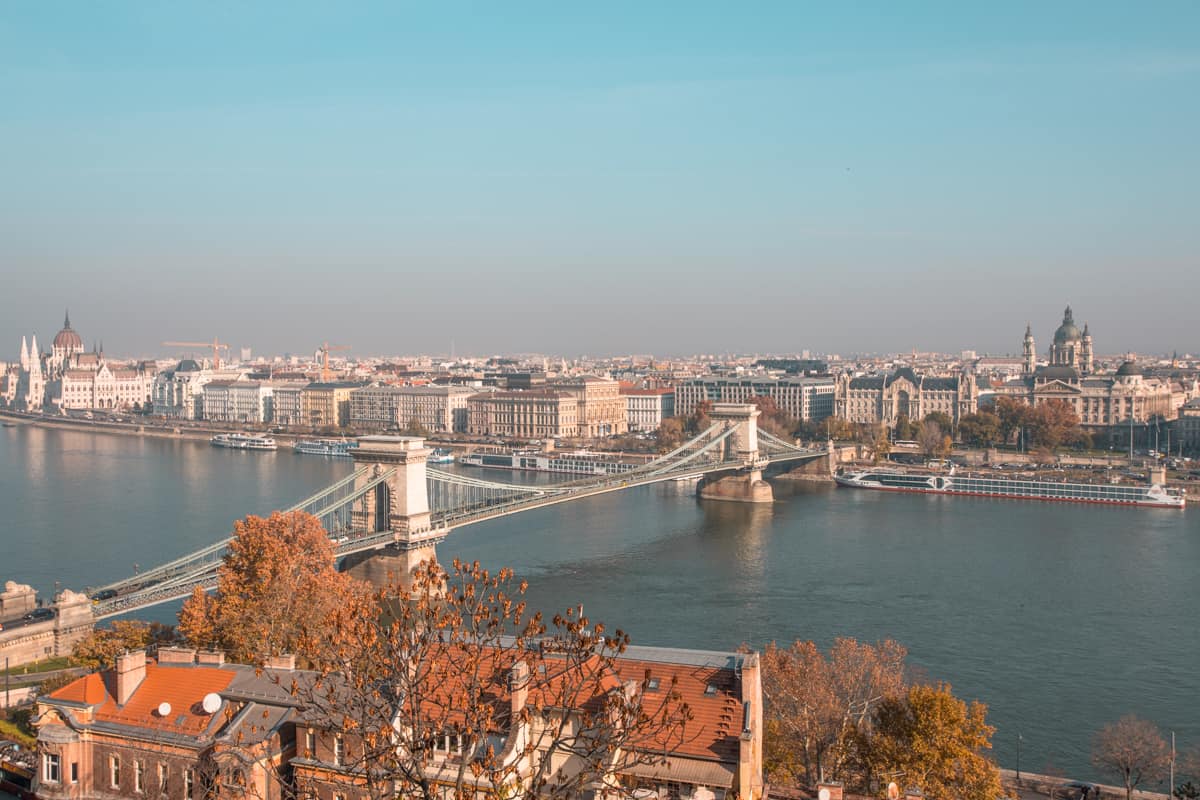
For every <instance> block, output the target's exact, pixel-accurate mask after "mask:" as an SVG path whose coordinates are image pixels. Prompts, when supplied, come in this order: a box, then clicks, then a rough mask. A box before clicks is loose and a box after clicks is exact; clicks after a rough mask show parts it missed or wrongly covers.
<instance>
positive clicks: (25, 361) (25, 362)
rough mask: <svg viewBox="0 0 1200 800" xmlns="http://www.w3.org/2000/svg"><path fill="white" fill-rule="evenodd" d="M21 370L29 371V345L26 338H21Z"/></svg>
mask: <svg viewBox="0 0 1200 800" xmlns="http://www.w3.org/2000/svg"><path fill="white" fill-rule="evenodd" d="M21 370H22V371H28V370H29V344H28V343H27V342H26V341H25V337H24V336H22V337H21Z"/></svg>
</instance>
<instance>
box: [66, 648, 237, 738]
mask: <svg viewBox="0 0 1200 800" xmlns="http://www.w3.org/2000/svg"><path fill="white" fill-rule="evenodd" d="M234 675H235V672H234V671H233V670H225V669H219V668H217V667H197V666H174V665H170V666H160V665H158V664H156V663H154V662H152V661H151V662H148V663H147V664H146V677H145V679H144V680H143V681H142V682H141V684H140V685H139V686H138V687H137V689H136V690H134V693H133V696H132V697H130V698H129V702H127V703H126V704H125V705H124V706H118V705H117V702H116V699H115V698H114V697H113V692H114V691H115V689H116V683H115V680H116V679H115V676H114V675H113V674H112V673H111V672H107V673H104V674H100V673H95V674H92V675H86V676H84V677H82V678H80V679H79V680H77V681H75V682H73V683H69V684H67V685H66V686H64V687H63V688H61V689H59V690H58V691H56V692H54V693H53V694H51V695H50V698H51V699H52V700H66V701H69V702H77V703H79V702H82V703H88V704H89V705H96V704H99V708H97V709H96V714H95V719H96V721H97V722H114V723H118V724H121V725H133V726H136V727H140V728H150V729H154V730H162V731H172V732H175V733H184V734H191V735H196V734H199V733H202V732H203V731H204V730H205V729H206V728H207V727H208V725H209V723H210V722H212V715H211V714H205V713H204V712H203V711H202V710H201V708H200V701H201V700H203V699H204V696H205V695H206V694H208V693H210V692H222V691H224V690H225V689H227V688H228V687H229V684H230V682H231V681H232V680H233V678H234ZM164 702H165V703H170V705H171V712H170V713H169V714H167V715H166V716H165V717H160V716H159V715H158V706H159V704H160V703H164Z"/></svg>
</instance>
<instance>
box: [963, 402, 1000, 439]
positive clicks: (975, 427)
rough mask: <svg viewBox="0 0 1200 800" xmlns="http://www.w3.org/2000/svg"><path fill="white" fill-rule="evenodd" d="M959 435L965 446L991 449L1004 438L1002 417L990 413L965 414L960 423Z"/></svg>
mask: <svg viewBox="0 0 1200 800" xmlns="http://www.w3.org/2000/svg"><path fill="white" fill-rule="evenodd" d="M958 435H959V438H961V439H962V440H963V442H964V443H965V444H969V445H973V446H975V447H991V446H992V445H994V444H996V443H997V442H999V441H1000V440H1001V438H1002V435H1001V426H1000V417H998V416H996V415H995V414H993V413H992V412H990V411H980V412H978V413H975V414H963V416H962V418H961V419H959V421H958Z"/></svg>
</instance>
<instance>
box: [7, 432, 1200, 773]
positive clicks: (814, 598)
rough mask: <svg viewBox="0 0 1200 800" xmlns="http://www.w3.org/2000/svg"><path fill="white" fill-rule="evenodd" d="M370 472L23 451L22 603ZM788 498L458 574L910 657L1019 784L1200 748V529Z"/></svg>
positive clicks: (691, 509)
mask: <svg viewBox="0 0 1200 800" xmlns="http://www.w3.org/2000/svg"><path fill="white" fill-rule="evenodd" d="M350 468H351V467H350V464H349V462H346V461H333V460H328V459H324V458H320V457H312V456H298V455H295V454H293V453H291V452H288V451H284V450H280V451H279V452H276V453H248V452H237V451H230V450H222V449H218V448H213V447H210V446H209V445H207V444H205V443H197V442H180V441H164V440H156V439H141V438H135V437H124V436H116V435H104V434H93V433H88V432H81V431H80V432H77V431H64V430H49V429H41V428H35V427H30V426H21V427H17V428H4V429H0V581H3V580H18V581H20V582H23V583H31V584H33V585H34V586H35V587H36V588H38V589H39V590H41V592H42V593H43V595H44V596H48V595H49V594H50V593H51V592H53V590H54V588H55V586H56V582H58V585H61V586H64V587H68V588H75V589H81V588H82V587H84V586H87V585H98V584H102V583H104V582H107V581H110V580H113V579H117V578H121V577H125V576H127V575H129V574H131V573H132V572H133V570H134V565H135V564H137V565H138V568H143V567H149V566H153V565H156V564H158V563H161V562H163V561H166V560H169V559H171V558H173V557H175V556H178V555H181V554H183V553H186V552H189V551H191V550H193V549H196V548H199V547H201V546H203V545H206V544H209V543H211V542H213V541H215V540H217V539H218V538H221V537H223V536H226V535H228V532H229V530H230V528H231V523H232V521H233V519H235V518H237V517H240V516H244V515H245V514H247V513H264V512H267V511H270V510H271V509H273V508H278V507H286V506H288V505H291V504H292V503H294V502H296V501H297V500H300V499H301V498H303V497H305V496H307V495H309V494H311V493H313V492H314V491H316V490H317V489H319V488H321V487H323V486H325V485H327V484H329V483H331V482H332V481H334V480H335V479H336V478H338V477H340V476H342V475H345V474H347V473H348V472H349V470H350ZM462 469H464V470H465V469H469V468H462ZM471 474H475V475H482V473H481V472H480V471H472V473H471ZM490 476H491V477H493V478H496V477H499V478H500V479H504V480H512V479H513V475H512V474H511V473H507V472H504V473H490ZM775 493H776V502H775V503H774V504H773V505H771V506H768V507H754V506H743V505H738V504H732V503H714V502H708V501H699V500H697V499H696V498H695V497H694V488H693V487H692V486H691V485H688V484H676V483H666V484H661V485H658V486H653V487H644V488H638V489H631V490H628V491H625V492H622V493H619V494H609V495H604V496H600V497H594V498H590V499H585V500H579V501H575V502H571V503H567V504H564V505H560V506H553V507H549V508H543V509H539V510H535V511H529V512H525V513H522V514H518V515H515V516H512V517H507V518H504V519H500V520H495V521H493V522H489V523H485V524H480V525H476V526H472V527H468V528H464V529H462V530H460V531H457V532H455V533H454V534H452V535H451V537H450V538H449V539H448V540H447V541H446V542H445V543H444V544H442V545H441V546H440V548H439V554H440V556H441V558H442V561H443V563H445V562H448V560H449V559H450V558H452V557H455V556H457V557H461V558H465V559H479V560H480V561H481V562H483V563H484V564H485V565H487V566H489V567H500V566H511V567H513V568H515V569H516V571H517V572H518V574H520V575H521V576H523V577H527V578H528V579H529V581H530V589H529V597H530V600H531V603H532V605H533V606H534V607H538V608H542V609H544V610H547V611H553V610H561V609H562V608H565V607H566V606H569V605H572V606H573V605H576V604H579V603H582V604H584V606H585V609H586V611H587V614H588V616H589V617H591V618H592V619H593V620H603V621H605V622H606V623H607V624H609V625H610V626H612V627H621V628H623V629H625V630H627V631H628V632H629V633H630V634H631V636H632V638H633V640H634V642H635V643H639V644H657V645H669V646H678V647H695V648H710V649H729V648H733V647H736V646H737V645H739V644H741V643H743V642H744V643H748V644H750V645H752V646H755V647H761V646H762V645H763V644H764V643H765V642H767V641H769V640H772V639H774V640H777V641H780V642H787V641H791V640H792V639H795V638H804V639H812V640H814V641H816V642H817V643H818V644H820V645H822V646H825V645H828V644H829V643H830V642H831V641H832V640H833V639H834V638H836V637H838V636H853V637H856V638H858V639H860V640H867V641H875V640H878V639H881V638H889V637H890V638H894V639H896V640H898V641H900V642H901V643H903V644H904V645H905V646H907V647H908V649H909V654H910V662H911V663H912V664H913V665H914V667H916V668H917V669H918V671H920V672H921V673H922V674H924V675H925V676H926V677H928V678H930V679H934V680H943V681H947V682H949V683H951V684H952V685H953V687H954V691H955V693H956V694H957V695H959V696H960V697H964V698H968V699H978V700H981V701H983V702H985V703H987V705H988V707H989V714H988V716H989V721H990V722H991V723H992V724H994V725H995V726H996V727H997V731H996V734H995V736H994V744H995V754H996V756H997V758H998V759H999V760H1000V761H1001V763H1003V764H1005V765H1007V766H1014V765H1015V758H1016V741H1017V735H1018V733H1019V734H1020V735H1021V737H1022V755H1021V761H1022V764H1021V766H1022V768H1023V769H1025V770H1030V771H1039V772H1065V773H1066V774H1070V775H1072V776H1076V777H1081V778H1084V777H1094V771H1093V769H1092V767H1091V766H1090V763H1089V758H1088V755H1089V749H1090V743H1091V737H1092V735H1093V734H1094V732H1095V731H1096V730H1097V729H1098V728H1099V727H1100V726H1101V725H1102V724H1103V723H1105V722H1107V721H1111V720H1114V719H1116V718H1117V717H1119V716H1121V715H1123V714H1125V713H1131V712H1132V713H1136V714H1138V715H1139V716H1143V717H1146V718H1148V719H1151V720H1153V721H1154V722H1155V723H1157V724H1158V725H1160V726H1161V727H1162V728H1163V729H1164V730H1172V729H1173V730H1175V731H1176V733H1177V735H1178V740H1179V746H1180V749H1181V750H1183V749H1184V748H1186V747H1189V746H1193V745H1196V744H1200V629H1198V627H1197V624H1196V621H1195V620H1196V612H1195V597H1196V589H1197V585H1198V584H1197V566H1198V565H1200V524H1197V516H1196V515H1197V514H1200V510H1197V509H1196V508H1194V507H1193V508H1191V509H1188V510H1186V511H1182V512H1181V511H1177V510H1168V509H1123V508H1107V507H1098V506H1079V505H1070V504H1051V503H1035V502H1020V501H1011V500H985V499H976V498H954V497H926V496H920V495H905V494H893V493H884V492H869V491H854V490H847V489H834V488H832V487H831V486H826V485H821V484H817V485H813V484H791V483H787V482H782V481H780V482H777V483H776V491H775ZM175 610H177V606H175V607H164V608H163V609H159V610H157V611H152V612H147V613H146V614H144V615H143V616H145V617H147V618H157V619H163V620H167V621H171V617H172V615H173V613H174V612H175Z"/></svg>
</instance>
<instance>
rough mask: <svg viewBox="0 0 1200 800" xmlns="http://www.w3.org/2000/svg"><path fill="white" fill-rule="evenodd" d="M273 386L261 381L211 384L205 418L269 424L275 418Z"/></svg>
mask: <svg viewBox="0 0 1200 800" xmlns="http://www.w3.org/2000/svg"><path fill="white" fill-rule="evenodd" d="M272 394H273V392H272V389H271V387H270V386H268V385H266V384H264V383H259V382H258V381H225V380H221V381H210V382H209V383H207V384H205V386H204V418H205V419H206V420H209V421H211V422H237V423H249V422H266V421H268V420H269V419H270V418H271V397H272Z"/></svg>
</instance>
